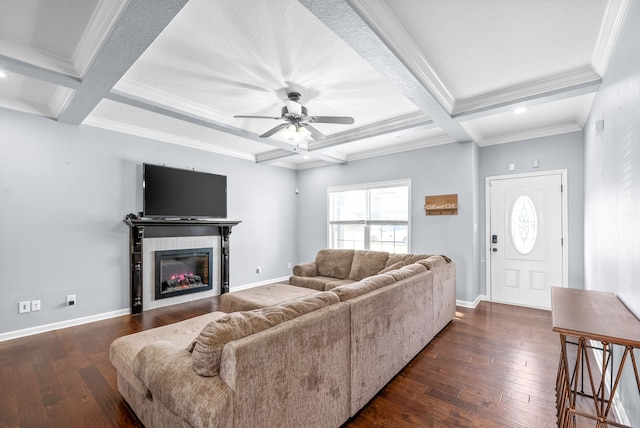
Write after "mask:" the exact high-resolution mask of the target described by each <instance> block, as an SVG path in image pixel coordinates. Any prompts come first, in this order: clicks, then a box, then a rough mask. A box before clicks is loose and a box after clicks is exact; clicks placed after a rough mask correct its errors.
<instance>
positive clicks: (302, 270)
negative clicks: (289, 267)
mask: <svg viewBox="0 0 640 428" xmlns="http://www.w3.org/2000/svg"><path fill="white" fill-rule="evenodd" d="M293 274H294V275H295V276H318V265H317V264H316V262H308V263H301V264H299V265H295V266H294V267H293Z"/></svg>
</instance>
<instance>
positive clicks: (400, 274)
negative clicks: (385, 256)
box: [387, 263, 427, 281]
mask: <svg viewBox="0 0 640 428" xmlns="http://www.w3.org/2000/svg"><path fill="white" fill-rule="evenodd" d="M426 270H427V268H426V267H425V266H424V265H421V264H419V263H413V264H410V265H406V266H403V267H401V268H400V269H395V270H392V271H389V272H387V274H388V275H391V276H392V277H393V278H395V280H396V281H401V280H403V279H405V278H409V277H410V276H413V275H417V274H419V273H420V272H425V271H426Z"/></svg>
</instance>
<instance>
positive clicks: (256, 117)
mask: <svg viewBox="0 0 640 428" xmlns="http://www.w3.org/2000/svg"><path fill="white" fill-rule="evenodd" d="M233 117H239V118H244V119H275V120H280V119H282V118H281V117H273V116H244V115H240V114H238V115H235V116H233Z"/></svg>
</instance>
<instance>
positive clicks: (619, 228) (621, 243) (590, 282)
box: [584, 2, 640, 426]
mask: <svg viewBox="0 0 640 428" xmlns="http://www.w3.org/2000/svg"><path fill="white" fill-rule="evenodd" d="M639 22H640V4H639V3H638V2H632V3H631V8H630V10H629V14H628V15H627V18H626V22H625V25H624V27H623V31H622V32H621V34H620V38H619V39H618V43H617V45H616V48H615V50H614V52H613V55H612V56H611V60H610V63H609V66H608V68H607V72H606V74H605V76H604V79H603V83H602V86H601V88H600V91H599V93H598V95H597V97H596V100H595V103H594V105H593V109H592V111H591V115H590V117H589V120H588V122H587V124H586V125H585V128H584V129H585V145H586V148H585V195H586V196H585V207H586V209H585V211H586V213H585V250H584V252H585V284H586V288H587V289H592V290H602V291H610V292H613V293H616V294H617V295H618V296H619V297H620V298H621V299H622V300H623V301H624V302H625V303H626V305H627V306H628V307H629V308H630V309H631V310H632V311H633V312H634V313H635V315H636V316H637V317H640V281H639V278H640V180H638V176H639V175H640V55H638V40H640V25H638V23H639ZM599 120H604V133H603V134H602V135H601V136H596V135H595V123H596V122H597V121H599ZM618 357H619V356H618ZM636 358H639V359H640V352H636ZM623 382H624V384H623V388H622V390H621V391H620V392H621V397H622V399H623V402H624V407H625V410H626V411H627V415H628V416H629V418H630V422H631V425H632V426H640V399H638V390H637V387H636V386H635V379H634V378H633V375H632V374H631V373H627V376H626V378H625V379H624V381H623Z"/></svg>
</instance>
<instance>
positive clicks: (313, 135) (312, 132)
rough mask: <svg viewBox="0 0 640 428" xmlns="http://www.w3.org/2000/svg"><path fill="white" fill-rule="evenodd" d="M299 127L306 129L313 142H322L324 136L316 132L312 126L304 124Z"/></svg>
mask: <svg viewBox="0 0 640 428" xmlns="http://www.w3.org/2000/svg"><path fill="white" fill-rule="evenodd" d="M301 126H304V127H305V128H307V129H308V130H309V132H310V133H311V136H312V137H313V139H314V140H323V139H324V137H325V135H324V134H323V133H322V132H320V131H318V130H317V129H316V128H314V127H313V126H311V125H309V124H308V123H304V124H302V125H301Z"/></svg>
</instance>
